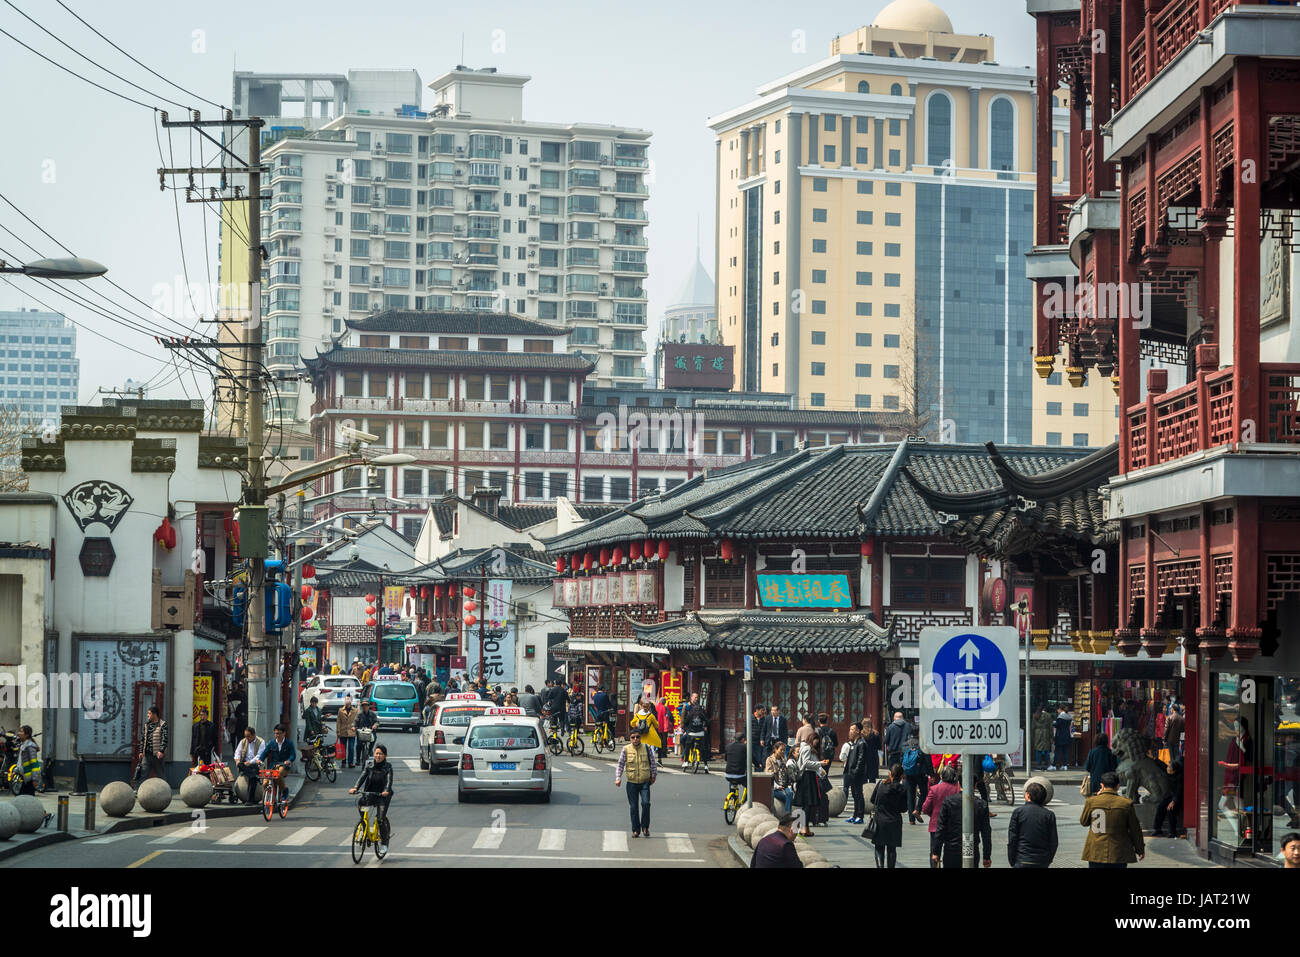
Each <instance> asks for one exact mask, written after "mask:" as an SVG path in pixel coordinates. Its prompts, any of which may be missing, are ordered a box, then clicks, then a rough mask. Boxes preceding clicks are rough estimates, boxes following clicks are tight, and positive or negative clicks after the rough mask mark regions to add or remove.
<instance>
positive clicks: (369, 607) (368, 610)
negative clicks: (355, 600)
mask: <svg viewBox="0 0 1300 957" xmlns="http://www.w3.org/2000/svg"><path fill="white" fill-rule="evenodd" d="M378 611H379V609H377V608H376V607H375V606H374V605H367V606H366V614H367V615H374V614H377V613H378Z"/></svg>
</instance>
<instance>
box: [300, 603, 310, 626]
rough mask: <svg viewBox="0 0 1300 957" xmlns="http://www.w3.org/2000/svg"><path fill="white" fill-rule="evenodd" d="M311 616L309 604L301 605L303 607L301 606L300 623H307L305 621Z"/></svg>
mask: <svg viewBox="0 0 1300 957" xmlns="http://www.w3.org/2000/svg"><path fill="white" fill-rule="evenodd" d="M311 617H312V610H311V606H310V605H303V607H302V623H303V624H304V625H305V624H307V622H309V621H311Z"/></svg>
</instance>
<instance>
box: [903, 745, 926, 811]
mask: <svg viewBox="0 0 1300 957" xmlns="http://www.w3.org/2000/svg"><path fill="white" fill-rule="evenodd" d="M899 763H900V764H902V766H903V782H904V786H905V787H906V788H907V823H909V824H924V823H925V821H923V820H922V819H921V808H922V806H923V805H924V804H925V796H926V794H927V793H928V792H929V790H930V768H931V767H933V765H932V764H931V762H930V758H929V756H928V755H926V753H925V752H924V751H922V750H921V742H920V740H918V739H917V738H914V737H913V738H909V739H908V741H907V747H905V748H904V749H903V759H902V761H900V762H899Z"/></svg>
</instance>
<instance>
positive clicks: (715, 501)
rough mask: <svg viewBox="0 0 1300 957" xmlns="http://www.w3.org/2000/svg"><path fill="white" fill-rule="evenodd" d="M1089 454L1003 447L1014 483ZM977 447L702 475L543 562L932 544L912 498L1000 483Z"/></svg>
mask: <svg viewBox="0 0 1300 957" xmlns="http://www.w3.org/2000/svg"><path fill="white" fill-rule="evenodd" d="M1086 454H1087V453H1086V452H1084V451H1083V450H1076V449H1063V448H1040V447H1033V446H1029V447H1016V448H1007V449H1003V450H1001V452H1000V455H1001V461H1003V462H1005V463H1007V464H1009V466H1011V467H1013V468H1014V470H1015V471H1016V472H1017V473H1018V474H1019V475H1021V476H1023V477H1026V478H1027V479H1028V478H1032V477H1033V476H1037V475H1041V474H1043V473H1047V472H1051V471H1052V470H1054V469H1058V468H1060V467H1061V466H1063V465H1066V464H1068V463H1071V462H1076V461H1078V460H1079V459H1081V458H1082V457H1083V456H1085V455H1086ZM998 476H999V473H998V470H997V466H996V465H995V462H994V459H993V458H992V457H991V456H990V455H989V453H988V450H987V449H985V448H984V447H983V446H979V445H930V444H927V443H924V442H918V441H915V440H905V441H903V442H898V443H884V444H878V445H837V446H831V447H829V448H819V449H802V450H797V451H793V452H788V453H782V454H779V455H771V456H765V457H764V458H760V459H754V460H752V461H750V462H744V463H741V464H739V465H733V466H729V467H727V468H723V469H710V470H707V471H706V472H705V473H704V474H703V475H699V476H696V477H695V478H693V479H691V480H690V481H688V482H685V483H684V484H682V485H680V486H678V487H676V488H674V489H672V490H671V491H669V492H666V493H664V494H662V495H651V496H649V497H647V498H643V499H640V500H638V501H636V502H633V503H632V504H631V505H629V506H627V507H626V508H622V509H619V510H618V511H617V512H613V513H611V514H609V515H606V516H604V517H602V518H598V519H595V520H593V521H591V522H589V523H587V524H586V525H583V526H581V527H580V528H576V529H573V530H571V531H569V532H567V533H565V534H563V535H558V536H556V537H554V538H550V539H547V540H546V541H545V545H546V551H547V554H552V555H555V554H561V555H563V554H570V553H572V552H576V551H580V550H582V551H585V550H588V549H591V548H593V547H600V546H603V545H613V544H617V543H619V542H625V541H629V540H632V539H636V538H647V537H655V538H669V539H709V540H714V539H719V538H733V539H737V540H750V541H764V540H773V539H775V540H789V539H791V538H796V539H797V538H802V539H810V540H827V541H834V540H842V541H862V540H864V539H866V538H867V537H869V536H872V535H881V536H888V537H915V536H937V535H939V534H941V533H943V532H944V531H945V529H944V526H943V524H942V523H941V521H940V517H939V515H938V514H937V510H936V509H935V508H934V507H932V506H931V505H930V504H929V503H928V502H927V501H926V499H925V498H924V497H923V496H922V495H921V493H920V492H919V491H918V488H917V484H916V483H918V482H921V483H924V484H925V485H926V487H927V488H930V489H941V490H944V491H947V492H950V493H963V492H977V491H980V490H984V489H987V488H990V487H993V486H996V485H997V484H998V482H999V477H998Z"/></svg>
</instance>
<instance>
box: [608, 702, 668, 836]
mask: <svg viewBox="0 0 1300 957" xmlns="http://www.w3.org/2000/svg"><path fill="white" fill-rule="evenodd" d="M625 776H626V778H627V781H626V784H625V787H626V788H627V805H628V813H629V814H630V815H631V817H632V836H633V837H641V836H642V835H643V834H644V835H645V836H646V837H649V836H650V787H651V785H653V784H654V783H655V778H657V777H658V776H659V767H658V765H656V764H655V751H654V748H652V747H650V746H649V745H645V744H642V743H641V734H640V732H639V731H637V730H636V728H632V730H631V731H630V732H629V734H628V744H627V745H625V746H624V748H623V750H622V752H620V754H619V756H618V766H617V767H616V768H615V769H614V787H618V786H619V785H620V784H624V780H623V779H624V777H625ZM638 803H640V805H641V813H640V815H639V816H638V814H637V804H638Z"/></svg>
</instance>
